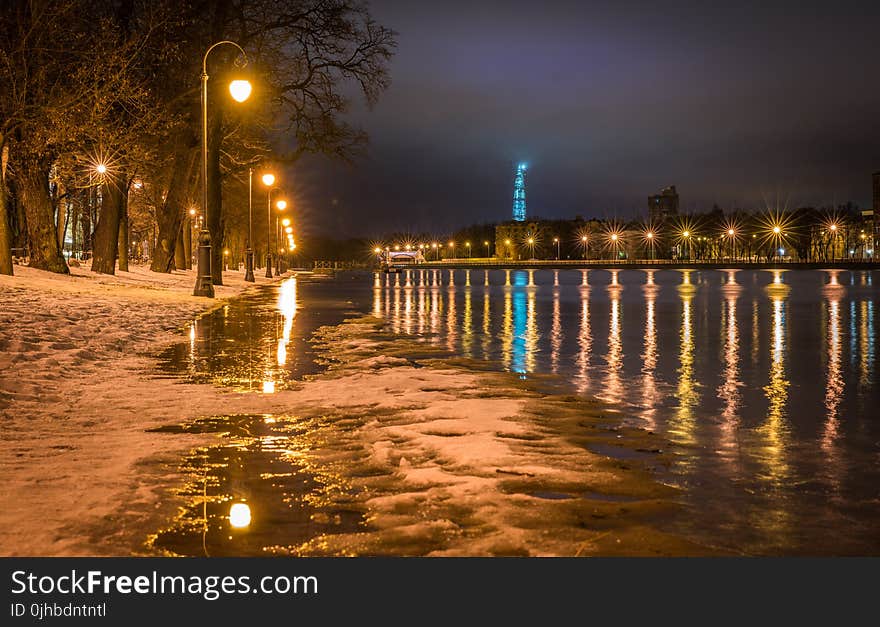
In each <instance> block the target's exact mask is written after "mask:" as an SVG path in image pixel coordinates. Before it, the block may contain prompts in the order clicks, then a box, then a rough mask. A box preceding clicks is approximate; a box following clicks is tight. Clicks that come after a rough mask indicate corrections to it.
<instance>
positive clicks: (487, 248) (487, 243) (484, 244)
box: [483, 240, 492, 259]
mask: <svg viewBox="0 0 880 627" xmlns="http://www.w3.org/2000/svg"><path fill="white" fill-rule="evenodd" d="M483 246H485V247H486V259H488V258H489V257H491V256H492V255H490V254H489V240H485V241H484V242H483Z"/></svg>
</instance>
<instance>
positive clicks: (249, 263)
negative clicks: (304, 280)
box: [244, 168, 256, 283]
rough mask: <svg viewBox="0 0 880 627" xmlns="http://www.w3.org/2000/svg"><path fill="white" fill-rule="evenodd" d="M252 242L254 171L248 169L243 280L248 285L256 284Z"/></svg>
mask: <svg viewBox="0 0 880 627" xmlns="http://www.w3.org/2000/svg"><path fill="white" fill-rule="evenodd" d="M253 241H254V169H253V168H248V231H247V242H246V246H245V247H244V280H245V281H247V282H248V283H254V282H256V279H255V278H254V249H253V248H252V247H251V246H252V245H253Z"/></svg>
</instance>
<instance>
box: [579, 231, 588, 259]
mask: <svg viewBox="0 0 880 627" xmlns="http://www.w3.org/2000/svg"><path fill="white" fill-rule="evenodd" d="M588 241H589V240H588V238H587V236H586V235H581V243H582V244H583V245H584V259H586V258H587V253H588V252H589V250H590V247H589V245H588V244H587V242H588Z"/></svg>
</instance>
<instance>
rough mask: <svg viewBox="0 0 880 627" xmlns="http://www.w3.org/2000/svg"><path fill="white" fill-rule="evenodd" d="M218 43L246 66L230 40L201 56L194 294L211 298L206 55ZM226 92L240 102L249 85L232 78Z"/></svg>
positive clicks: (245, 95) (246, 96)
mask: <svg viewBox="0 0 880 627" xmlns="http://www.w3.org/2000/svg"><path fill="white" fill-rule="evenodd" d="M222 44H229V45H231V46H235V47H236V48H238V51H239V52H240V53H241V56H242V57H244V64H243V65H247V54H245V52H244V50H243V49H242V47H241V46H239V45H238V44H237V43H235V42H234V41H228V40H224V41H218V42H217V43H215V44H213V45H212V46H211V47H209V48H208V49H207V50H206V51H205V56H203V57H202V77H201V79H202V215H203V216H204V228H203V229H202V231H201V233H199V257H198V261H199V264H198V271H197V273H196V286H195V289H193V295H194V296H207V297H208V298H213V297H214V281H213V278H212V273H211V232H210V231H209V230H208V55H209V54H210V53H211V51H212V50H213V49H214V48H216V47H217V46H220V45H222ZM229 93H230V95H231V96H232V98H233V99H234V100H235V101H236V102H244V101H245V100H247V99H248V98H249V97H250V95H251V84H250V83H249V82H248V81H246V80H240V79H239V80H234V81H232V82H231V83H230V84H229Z"/></svg>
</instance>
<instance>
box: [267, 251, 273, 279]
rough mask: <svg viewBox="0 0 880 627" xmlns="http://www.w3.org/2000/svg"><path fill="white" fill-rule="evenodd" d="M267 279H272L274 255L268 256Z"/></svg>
mask: <svg viewBox="0 0 880 627" xmlns="http://www.w3.org/2000/svg"><path fill="white" fill-rule="evenodd" d="M266 278H267V279H271V278H272V255H266Z"/></svg>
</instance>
